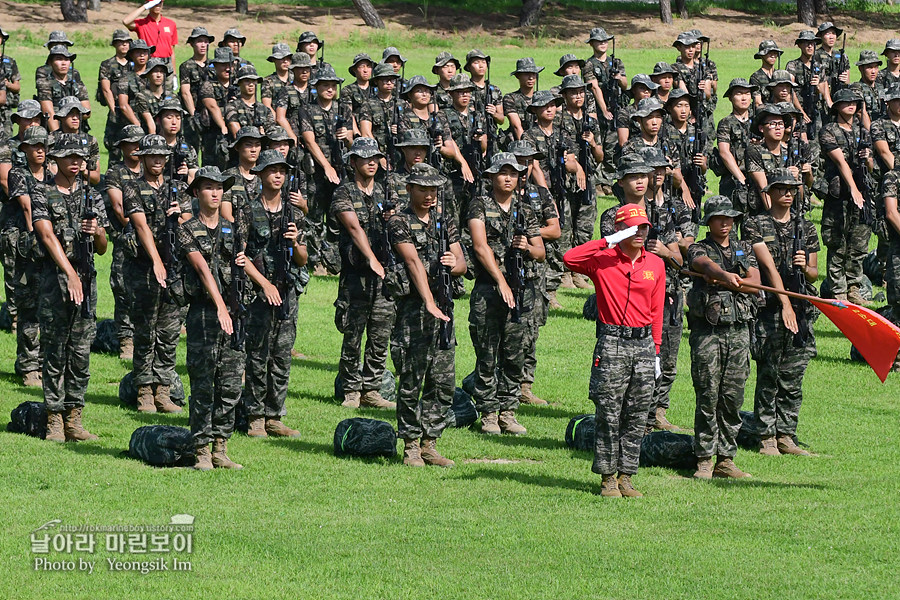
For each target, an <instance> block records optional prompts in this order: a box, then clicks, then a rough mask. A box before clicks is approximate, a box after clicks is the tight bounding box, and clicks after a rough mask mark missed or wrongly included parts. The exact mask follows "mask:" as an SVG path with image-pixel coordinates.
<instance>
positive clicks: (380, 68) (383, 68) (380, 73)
mask: <svg viewBox="0 0 900 600" xmlns="http://www.w3.org/2000/svg"><path fill="white" fill-rule="evenodd" d="M389 77H390V78H398V79H399V77H400V76H399V75H397V73H396V72H395V71H394V67H392V66H391V65H389V64H386V63H378V64H377V65H375V68H374V69H372V79H379V78H389Z"/></svg>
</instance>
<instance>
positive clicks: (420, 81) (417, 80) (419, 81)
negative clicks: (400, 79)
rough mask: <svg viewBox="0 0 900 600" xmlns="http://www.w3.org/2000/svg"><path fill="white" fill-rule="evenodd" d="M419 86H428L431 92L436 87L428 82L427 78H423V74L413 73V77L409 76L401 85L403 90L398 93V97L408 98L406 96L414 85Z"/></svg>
mask: <svg viewBox="0 0 900 600" xmlns="http://www.w3.org/2000/svg"><path fill="white" fill-rule="evenodd" d="M419 86H422V87H425V88H428V89H429V90H431V91H432V92H433V91H434V88H436V87H437V86H435V85H431V84H430V83H428V80H427V79H425V76H424V75H414V76H413V77H410V78H409V79H408V80H407V81H406V85H405V86H404V87H403V91H402V92H401V93H400V97H401V98H408V97H409V93H410V92H411V91H413V88H416V87H419Z"/></svg>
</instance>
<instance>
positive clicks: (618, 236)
mask: <svg viewBox="0 0 900 600" xmlns="http://www.w3.org/2000/svg"><path fill="white" fill-rule="evenodd" d="M637 230H638V226H637V225H632V226H631V227H629V228H628V229H623V230H622V231H617V232H615V233H613V234H610V235H608V236H606V237H605V238H603V239H604V240H606V243H607V244H609V247H610V248H615V246H616V244H618V243H619V242H621V241H622V240H625V239H628V238H630V237H631V236H633V235H634V234H636V233H637Z"/></svg>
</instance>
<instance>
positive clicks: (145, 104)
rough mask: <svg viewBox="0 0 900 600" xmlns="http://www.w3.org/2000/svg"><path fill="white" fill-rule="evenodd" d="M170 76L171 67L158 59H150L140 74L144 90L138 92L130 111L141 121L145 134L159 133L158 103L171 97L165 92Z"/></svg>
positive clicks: (168, 92) (169, 92) (167, 91)
mask: <svg viewBox="0 0 900 600" xmlns="http://www.w3.org/2000/svg"><path fill="white" fill-rule="evenodd" d="M171 74H172V67H170V66H169V65H167V64H166V63H165V62H163V61H162V60H161V59H159V58H151V59H150V60H149V62H147V68H146V69H144V72H143V73H141V78H142V79H143V80H144V89H142V90H141V91H140V92H138V95H137V97H136V98H134V101H133V102H132V103H131V110H133V111H134V114H135V116H137V118H138V119H139V120H140V121H141V127H143V128H144V131H146V132H147V133H159V132H158V131H157V130H156V122H155V121H154V120H153V118H154V116H155V115H156V110H157V107H158V106H159V103H160V102H162V101H163V100H164V99H166V98H169V97H171V91H169V90H166V85H165V84H166V77H167V76H169V75H171Z"/></svg>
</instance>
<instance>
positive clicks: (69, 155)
mask: <svg viewBox="0 0 900 600" xmlns="http://www.w3.org/2000/svg"><path fill="white" fill-rule="evenodd" d="M50 158H52V159H53V160H54V162H55V163H56V169H57V170H56V176H55V177H54V178H53V179H52V180H51V181H49V182H48V183H47V186H46V188H45V189H43V190H41V191H40V192H39V191H38V190H37V188H35V194H34V197H33V198H32V199H31V200H32V203H31V204H32V213H31V220H32V223H33V224H34V229H35V230H36V231H37V235H38V237H39V238H40V240H41V243H42V245H43V248H44V251H45V253H46V254H45V258H44V264H43V269H42V271H41V283H40V286H41V289H40V306H39V308H38V320H39V323H40V329H41V340H40V343H41V348H42V349H43V351H44V366H43V378H42V379H43V381H42V383H43V388H44V405H45V406H46V408H47V437H46V439H48V440H51V441H54V442H64V441H76V442H77V441H84V440H95V439H97V436H96V435H94V434H92V433H90V432H89V431H87V430H85V429H84V428H83V427H82V424H81V411H82V409H83V408H84V394H85V392H86V391H87V386H88V380H89V379H90V377H91V374H90V360H91V342H92V341H93V340H94V335H95V334H96V332H97V324H96V321H95V310H96V307H97V285H96V284H97V281H96V279H94V280H93V281H92V284H91V287H90V289H88V290H85V289H84V286H83V285H82V280H81V277H82V276H83V275H84V273H79V272H78V271H77V270H76V268H75V266H74V264H73V263H75V262H76V260H78V262H81V261H84V262H90V263H91V266H93V256H90V257H87V256H84V255H82V254H81V253H82V252H87V251H90V252H92V253H94V252H96V253H98V254H104V253H105V252H106V232H105V229H104V228H105V226H106V225H107V221H106V211H105V210H104V209H103V201H102V200H101V199H100V196H99V195H98V194H97V193H96V192H94V191H93V190H91V189H90V188H89V187H87V186H86V184H85V181H84V177H83V175H82V166H83V163H84V161H85V160H86V158H87V145H86V143H85V140H84V138H82V137H81V136H79V135H73V134H61V135H59V136H58V137H57V138H56V143H55V144H54V145H53V149H52V151H51V152H50ZM85 209H87V211H86V210H85Z"/></svg>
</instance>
